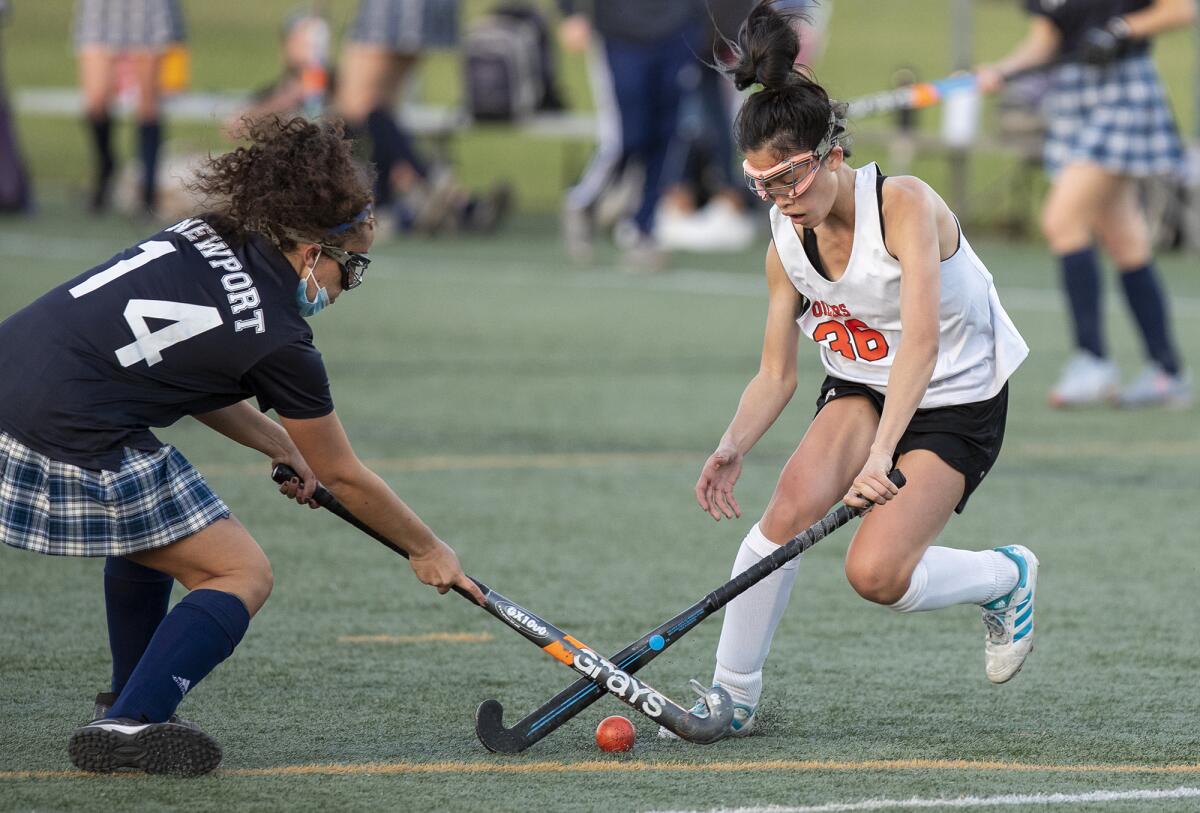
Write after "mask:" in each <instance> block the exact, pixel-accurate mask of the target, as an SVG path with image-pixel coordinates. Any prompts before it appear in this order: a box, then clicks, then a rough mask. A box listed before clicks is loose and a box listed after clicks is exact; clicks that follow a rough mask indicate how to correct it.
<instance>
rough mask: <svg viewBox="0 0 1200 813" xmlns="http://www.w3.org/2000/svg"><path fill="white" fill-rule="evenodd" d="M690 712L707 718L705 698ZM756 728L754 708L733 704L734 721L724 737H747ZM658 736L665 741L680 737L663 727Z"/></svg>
mask: <svg viewBox="0 0 1200 813" xmlns="http://www.w3.org/2000/svg"><path fill="white" fill-rule="evenodd" d="M688 712H689V713H691V714H694V715H696V716H697V717H707V716H708V707H707V706H705V705H704V700H703V698H702V699H700V700H697V701H696V704H695V705H694V706H692V707H691V708H690V709H688ZM753 728H754V706H747V705H743V704H742V703H734V704H733V720H731V721H730V723H729V730H728V731H727V732H726V733H725V734H723V735H722V737H721V739H725V737H745V736H747V735H749V734H750V732H751V730H753ZM658 736H660V737H662V738H663V739H664V740H677V739H679V735H677V734H676V733H675V732H674V731H672V730H671V729H669V728H664V727H663V726H659V727H658Z"/></svg>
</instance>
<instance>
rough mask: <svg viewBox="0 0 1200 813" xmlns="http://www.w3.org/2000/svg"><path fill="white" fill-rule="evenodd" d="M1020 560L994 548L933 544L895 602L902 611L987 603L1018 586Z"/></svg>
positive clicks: (895, 607) (916, 611)
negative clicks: (1014, 559)
mask: <svg viewBox="0 0 1200 813" xmlns="http://www.w3.org/2000/svg"><path fill="white" fill-rule="evenodd" d="M1019 578H1020V573H1019V571H1018V570H1017V565H1016V563H1014V562H1013V560H1012V559H1009V558H1008V557H1007V556H1005V555H1004V554H1003V553H999V552H997V551H994V550H981V551H971V550H956V549H954V548H939V547H930V548H929V549H928V550H927V551H925V555H924V556H923V557H921V561H920V562H917V566H916V568H915V569H914V570H913V574H912V580H911V581H910V582H909V583H908V590H907V592H905V594H904V595H903V596H902V597H901V598H900V600H899V601H897V602H896V603H895V604H891V605H889V606H890V607H891V608H892V609H893V610H895V611H896V612H899V613H918V612H922V611H924V610H939V609H941V608H942V607H949V606H950V605H952V604H986V603H987V602H989V601H992V600H993V599H997V598H1000V597H1001V596H1005V595H1008V594H1009V593H1011V592H1012V590H1013V588H1014V587H1016V586H1017V580H1018V579H1019Z"/></svg>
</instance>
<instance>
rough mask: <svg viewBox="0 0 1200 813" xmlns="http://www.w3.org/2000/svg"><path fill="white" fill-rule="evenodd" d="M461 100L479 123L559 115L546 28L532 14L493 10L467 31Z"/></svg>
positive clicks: (516, 8)
mask: <svg viewBox="0 0 1200 813" xmlns="http://www.w3.org/2000/svg"><path fill="white" fill-rule="evenodd" d="M463 60H464V63H465V64H464V69H463V78H464V81H465V83H466V88H465V91H466V93H465V96H466V100H467V109H468V112H470V114H471V116H472V117H473V118H475V119H476V120H480V121H514V120H516V119H521V118H524V117H525V116H528V115H530V114H531V113H534V112H537V111H545V110H561V109H562V108H563V103H562V98H561V96H560V94H559V92H558V81H557V78H558V77H557V71H556V67H555V62H554V51H553V48H552V45H551V40H550V30H549V26H548V25H547V24H546V19H545V17H543V16H542V14H541V13H540V12H538V11H537V10H536V9H534V8H532V7H530V6H527V5H524V4H519V3H514V4H506V5H502V6H499V7H497V8H496V9H495V10H493V11H492V12H491V13H490V14H488V15H487V16H485V17H483V18H482V19H480V20H478V21H477V22H475V23H474V24H473V25H472V26H471V27H470V28H469V29H468V30H467V36H466V41H465V43H464V48H463Z"/></svg>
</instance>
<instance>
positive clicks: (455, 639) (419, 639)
mask: <svg viewBox="0 0 1200 813" xmlns="http://www.w3.org/2000/svg"><path fill="white" fill-rule="evenodd" d="M491 640H492V634H491V633H490V632H425V633H422V634H420V635H343V636H341V637H340V638H338V643H339V644H424V643H428V642H430V641H436V642H439V643H450V644H481V643H484V642H485V641H491Z"/></svg>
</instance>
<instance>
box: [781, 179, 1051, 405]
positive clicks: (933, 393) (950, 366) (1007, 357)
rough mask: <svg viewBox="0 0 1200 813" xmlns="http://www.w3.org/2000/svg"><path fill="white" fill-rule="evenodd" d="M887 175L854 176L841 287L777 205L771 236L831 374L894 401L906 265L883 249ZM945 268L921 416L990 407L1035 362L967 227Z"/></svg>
mask: <svg viewBox="0 0 1200 813" xmlns="http://www.w3.org/2000/svg"><path fill="white" fill-rule="evenodd" d="M878 173H879V167H878V166H876V165H875V164H874V163H871V164H867V165H866V166H864V167H861V168H860V169H858V170H856V171H855V182H854V205H855V210H854V211H855V218H854V242H853V244H852V246H851V249H850V260H849V262H848V263H847V265H846V272H845V274H843V275H842V277H841V278H840V279H838V280H837V281H836V282H831V281H830V280H828V279H826V278H825V277H824V276H823V275H822V274H821V273H820V272H819V271H817V269H816V268H814V267H813V264H812V263H811V262H810V261H809V259H808V256H807V255H806V254H805V252H804V243H803V239H802V238H801V236H800V234H799V233H798V232H797V231H796V228H795V226H794V225H793V224H792V221H791V220H790V219H789V218H788V217H787V216H785V215H783V214H781V213H780V211H779V209H778V207H772V208H771V232H772V236H773V237H774V240H775V248H776V250H777V251H778V252H779V258H780V259H781V260H782V261H783V267H784V270H786V271H787V275H788V277H789V278H790V279H791V280H792V284H793V285H795V286H796V290H798V291H799V292H800V293H801V294H802V295H803V296H804V297H805V298H806V299H807V300H808V307H807V308H806V309H805V311H804V313H803V315H801V316H800V317H799V318H798V319H797V320H796V321H797V323H799V325H800V329H801V331H802V332H803V333H804V335H805V336H807V337H809V338H810V339H812V340H813V341H815V342H816V343H817V344H819V345H821V351H820V352H821V362H822V363H823V364H824V365H825V370H826V371H827V372H828V373H829V375H831V376H834V377H836V378H842V379H845V380H846V381H853V382H856V383H859V384H865V385H867V386H869V387H871V388H872V389H874V390H876V391H877V392H879V393H881V394H883V395H885V396H886V395H887V383H888V374H889V373H890V372H891V369H892V360H893V359H894V358H895V355H896V350H897V349H899V347H900V262H899V261H898V260H896V259H895V258H894V257H892V256H891V255H890V254H889V253H888V251H887V249H886V248H885V247H884V242H883V229H882V228H881V226H880V214H879V204H878V198H877V196H876V188H875V185H876V179H877V177H878ZM941 269H942V275H941V300H942V301H941V307H940V309H939V320H940V341H939V345H938V358H937V364H936V365H935V366H934V369H933V378H932V379H931V380H930V382H929V387H928V389H926V391H925V396H924V397H923V398H922V399H921V403H920V404H919V405H918V408H919V409H929V408H932V407H944V406H954V405H957V404H970V403H975V402H977V401H986V400H987V399H989V398H991V397H993V396H994V395H996V394H997V393H999V392H1000V390H1001V389H1002V388H1003V387H1004V383H1005V382H1006V381H1008V379H1009V376H1011V375H1012V374H1013V372H1015V371H1016V369H1017V367H1019V366H1020V364H1021V362H1022V361H1024V360H1025V357H1026V356H1028V355H1029V347H1028V346H1027V345H1026V344H1025V340H1024V339H1022V338H1021V334H1020V333H1018V332H1017V328H1016V326H1015V325H1013V323H1012V320H1011V319H1009V317H1008V314H1007V313H1005V312H1004V308H1003V306H1001V304H1000V297H999V296H998V295H997V293H996V287H995V285H994V284H993V283H992V275H991V274H990V273H988V270H987V268H986V267H985V266H984V264H983V263H982V262H981V261H980V259H979V258H978V257H977V256H975V252H974V251H972V250H971V245H970V244H969V243H968V242H967V238H966V235H964V234H963V233H962V227H961V226H960V227H959V245H958V250H957V251H955V252H954V254H953V255H952V256H951V257H950V258H949V259H947V260H943V261H942V263H941Z"/></svg>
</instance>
